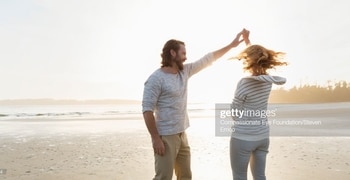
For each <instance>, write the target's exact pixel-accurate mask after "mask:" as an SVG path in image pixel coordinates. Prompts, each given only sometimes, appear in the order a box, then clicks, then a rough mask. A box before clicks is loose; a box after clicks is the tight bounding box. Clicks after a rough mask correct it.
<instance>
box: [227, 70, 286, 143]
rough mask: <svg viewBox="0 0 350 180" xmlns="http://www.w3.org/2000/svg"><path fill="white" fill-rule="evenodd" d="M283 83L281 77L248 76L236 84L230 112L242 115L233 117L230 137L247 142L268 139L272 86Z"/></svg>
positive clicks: (283, 79)
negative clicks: (269, 100) (268, 108)
mask: <svg viewBox="0 0 350 180" xmlns="http://www.w3.org/2000/svg"><path fill="white" fill-rule="evenodd" d="M285 82H286V79H285V78H283V77H279V76H270V75H260V76H248V77H245V78H242V79H241V80H240V81H239V82H238V84H237V89H236V91H235V96H234V99H233V101H232V104H231V110H234V111H241V112H243V113H242V116H240V117H233V120H234V121H235V122H234V125H233V129H234V132H233V133H232V137H234V138H237V139H242V140H248V141H258V140H262V139H265V138H268V137H269V126H268V123H267V121H268V114H267V113H269V112H268V111H267V105H268V99H269V96H270V92H271V88H272V84H277V85H282V84H284V83H285Z"/></svg>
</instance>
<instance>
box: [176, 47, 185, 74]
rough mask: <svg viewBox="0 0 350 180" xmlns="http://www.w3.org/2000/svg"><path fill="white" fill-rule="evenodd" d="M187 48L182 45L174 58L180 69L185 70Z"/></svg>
mask: <svg viewBox="0 0 350 180" xmlns="http://www.w3.org/2000/svg"><path fill="white" fill-rule="evenodd" d="M186 59H187V57H186V48H185V46H184V45H180V49H179V51H178V52H177V53H176V56H175V58H174V61H175V63H176V65H177V66H178V67H179V70H183V68H184V65H183V64H184V62H185V61H186Z"/></svg>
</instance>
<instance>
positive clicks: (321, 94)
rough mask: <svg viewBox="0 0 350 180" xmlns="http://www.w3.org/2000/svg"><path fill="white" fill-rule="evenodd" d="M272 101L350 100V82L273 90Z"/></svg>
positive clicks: (315, 101)
mask: <svg viewBox="0 0 350 180" xmlns="http://www.w3.org/2000/svg"><path fill="white" fill-rule="evenodd" d="M269 102H270V103H327V102H350V83H348V82H347V81H339V82H335V83H333V84H331V83H330V81H328V85H327V86H320V85H308V84H307V85H303V86H299V87H297V86H294V87H293V88H291V89H288V90H286V89H284V88H280V89H276V90H272V91H271V95H270V100H269Z"/></svg>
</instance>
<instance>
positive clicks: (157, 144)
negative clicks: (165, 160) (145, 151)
mask: <svg viewBox="0 0 350 180" xmlns="http://www.w3.org/2000/svg"><path fill="white" fill-rule="evenodd" d="M152 144H153V150H154V153H156V154H158V155H160V156H163V155H164V154H165V145H164V142H163V141H162V138H160V136H155V137H152Z"/></svg>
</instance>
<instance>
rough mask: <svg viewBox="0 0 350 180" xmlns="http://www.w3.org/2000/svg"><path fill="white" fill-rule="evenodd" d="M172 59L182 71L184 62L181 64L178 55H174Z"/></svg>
mask: <svg viewBox="0 0 350 180" xmlns="http://www.w3.org/2000/svg"><path fill="white" fill-rule="evenodd" d="M174 61H175V63H176V65H177V67H178V68H179V70H180V71H182V70H183V69H184V64H183V61H182V60H181V59H180V57H179V56H176V57H175V59H174Z"/></svg>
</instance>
